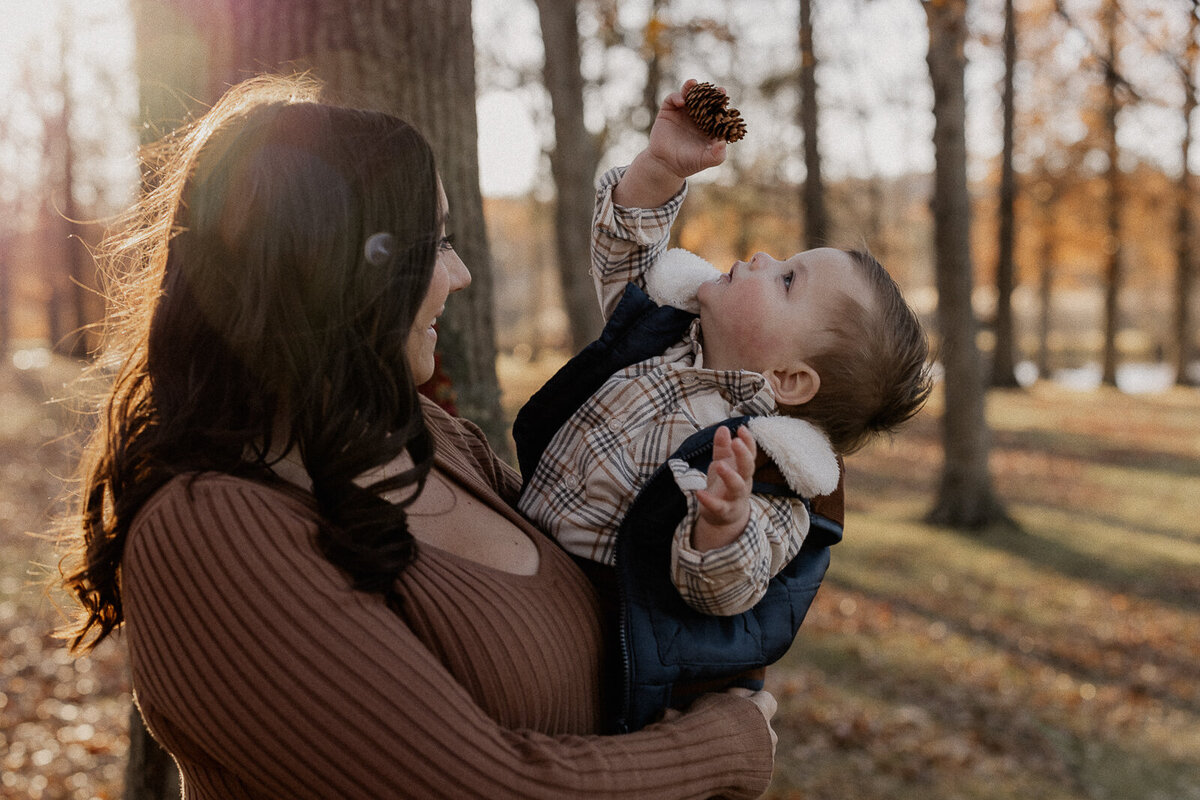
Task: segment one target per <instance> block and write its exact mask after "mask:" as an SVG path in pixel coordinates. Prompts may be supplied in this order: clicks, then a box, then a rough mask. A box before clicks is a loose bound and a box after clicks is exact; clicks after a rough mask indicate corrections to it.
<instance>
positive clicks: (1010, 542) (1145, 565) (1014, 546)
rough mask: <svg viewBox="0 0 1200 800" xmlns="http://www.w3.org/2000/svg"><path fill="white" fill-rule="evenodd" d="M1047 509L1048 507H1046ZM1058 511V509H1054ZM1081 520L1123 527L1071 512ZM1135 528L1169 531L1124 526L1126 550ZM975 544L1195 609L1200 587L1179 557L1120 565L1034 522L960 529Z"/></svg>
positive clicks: (1110, 587)
mask: <svg viewBox="0 0 1200 800" xmlns="http://www.w3.org/2000/svg"><path fill="white" fill-rule="evenodd" d="M1045 508H1047V509H1049V508H1050V507H1049V506H1047V507H1045ZM1057 510H1061V509H1057ZM1071 513H1072V514H1075V515H1076V516H1077V517H1078V518H1080V519H1084V520H1086V519H1089V518H1090V519H1093V520H1095V521H1097V522H1101V523H1103V524H1105V525H1107V526H1111V527H1115V528H1118V529H1119V528H1120V527H1122V526H1127V527H1128V523H1125V522H1124V521H1123V520H1120V519H1114V518H1112V517H1111V516H1107V515H1103V514H1089V513H1086V512H1084V513H1081V512H1078V511H1074V510H1073V511H1072V512H1071ZM1139 532H1145V533H1150V534H1152V535H1155V536H1164V537H1165V538H1176V537H1173V536H1171V533H1172V531H1164V532H1162V533H1160V532H1158V531H1155V530H1150V529H1147V530H1144V531H1139V530H1138V529H1136V528H1132V527H1129V534H1128V535H1129V540H1130V544H1129V549H1132V548H1134V546H1135V543H1136V537H1137V535H1138V533H1139ZM962 535H963V536H965V537H970V538H971V542H972V543H974V544H977V545H979V546H980V547H983V548H987V549H991V550H998V551H1001V552H1004V553H1007V554H1009V555H1012V556H1015V557H1017V558H1020V559H1022V560H1024V561H1026V562H1028V563H1029V564H1030V565H1031V566H1034V567H1038V568H1041V569H1046V570H1051V571H1053V572H1055V573H1058V574H1060V575H1063V576H1065V577H1067V578H1071V579H1074V580H1078V581H1085V582H1087V583H1092V584H1098V585H1100V586H1102V587H1103V588H1105V589H1106V590H1108V591H1111V592H1113V593H1115V594H1129V595H1137V596H1139V597H1144V598H1146V599H1149V600H1154V601H1156V602H1159V603H1163V604H1165V605H1170V606H1173V607H1175V608H1178V609H1179V610H1181V611H1188V612H1194V611H1200V585H1198V580H1197V576H1196V574H1195V573H1194V572H1193V571H1192V570H1190V569H1187V568H1186V567H1185V565H1184V564H1183V563H1181V562H1179V561H1175V560H1171V559H1169V558H1165V557H1155V556H1151V555H1144V556H1142V557H1141V558H1140V559H1139V560H1138V561H1137V563H1136V564H1133V565H1124V564H1120V563H1116V562H1114V561H1113V560H1111V559H1102V558H1098V557H1097V556H1096V555H1095V554H1093V553H1089V552H1086V551H1084V550H1080V549H1079V548H1076V547H1073V546H1071V545H1070V544H1068V543H1066V542H1064V541H1062V540H1061V539H1056V538H1053V537H1048V536H1044V535H1042V534H1041V533H1040V532H1039V530H1038V529H1037V527H1036V526H1033V525H1025V526H1023V527H1022V529H1020V530H1014V529H1012V528H1010V527H1008V526H1004V525H995V526H993V527H991V528H988V529H987V530H985V531H982V532H980V533H978V534H970V533H964V534H962Z"/></svg>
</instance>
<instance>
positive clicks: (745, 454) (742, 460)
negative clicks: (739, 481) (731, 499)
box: [729, 425, 758, 481]
mask: <svg viewBox="0 0 1200 800" xmlns="http://www.w3.org/2000/svg"><path fill="white" fill-rule="evenodd" d="M737 435H738V438H737V439H735V440H733V441H732V442H731V443H730V447H729V450H730V453H731V454H732V456H733V460H734V462H735V464H736V465H737V471H738V473H739V474H740V475H741V476H742V478H743V479H745V480H747V481H748V480H751V479H752V478H753V477H754V461H755V459H756V458H757V457H758V444H757V443H756V442H755V441H754V436H752V435H751V433H750V430H749V429H748V428H747V427H746V426H745V425H743V426H742V427H741V428H738V434H737Z"/></svg>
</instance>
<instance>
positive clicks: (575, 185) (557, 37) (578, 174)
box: [537, 0, 601, 352]
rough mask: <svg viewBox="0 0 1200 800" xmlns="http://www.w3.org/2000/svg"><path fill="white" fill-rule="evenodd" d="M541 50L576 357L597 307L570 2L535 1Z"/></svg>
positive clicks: (592, 155)
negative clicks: (551, 113) (550, 113)
mask: <svg viewBox="0 0 1200 800" xmlns="http://www.w3.org/2000/svg"><path fill="white" fill-rule="evenodd" d="M537 7H538V17H539V19H540V21H541V26H542V42H543V43H544V47H545V51H546V59H545V62H544V67H543V75H544V80H545V83H546V89H547V91H549V93H550V103H551V106H552V107H553V111H554V152H553V153H551V155H550V170H551V173H552V174H553V175H554V188H555V191H556V196H557V202H556V204H555V213H554V241H555V246H556V248H557V255H558V272H559V275H560V279H561V282H562V293H563V304H564V305H565V306H566V308H565V310H566V312H567V319H568V321H569V326H570V334H571V347H572V350H573V352H579V351H580V350H582V349H583V348H584V347H585V346H586V345H588V344H589V343H590V342H591V341H592V340H593V339H595V338H596V336H597V335H599V333H600V328H601V316H600V307H599V304H598V303H597V301H596V290H595V288H594V286H593V283H592V278H591V275H590V274H589V267H590V265H591V261H590V252H591V229H592V208H593V206H594V205H595V197H596V193H595V189H594V188H593V181H594V179H595V176H596V162H597V160H598V157H597V155H596V147H595V143H594V142H593V140H592V136H591V134H590V133H588V130H587V128H586V127H585V126H584V124H583V73H582V72H580V68H579V25H578V6H577V4H576V2H575V0H537Z"/></svg>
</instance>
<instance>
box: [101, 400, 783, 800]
mask: <svg viewBox="0 0 1200 800" xmlns="http://www.w3.org/2000/svg"><path fill="white" fill-rule="evenodd" d="M426 413H427V417H428V418H429V421H430V425H431V428H432V429H433V432H434V435H435V439H436V441H437V454H438V455H437V459H438V466H439V467H440V468H441V469H442V470H443V471H444V472H445V473H447V474H449V475H451V476H453V477H454V478H455V480H456V481H457V485H456V487H455V488H456V489H457V490H459V491H462V492H470V493H471V494H473V495H474V496H475V497H477V498H479V499H480V500H482V501H483V502H486V503H488V504H489V505H490V506H491V507H492V508H493V509H494V510H495V511H496V513H498V514H503V515H505V516H506V517H508V518H509V519H512V520H514V521H516V522H518V524H520V525H521V526H522V527H523V528H524V529H525V530H527V531H528V532H529V534H530V535H531V536H532V538H533V539H534V541H535V542H537V545H538V549H539V554H540V565H539V568H538V572H537V574H535V575H531V576H520V575H513V574H510V573H507V572H501V571H498V570H494V569H490V568H488V567H486V566H483V565H480V564H477V563H475V562H473V561H470V560H468V559H464V558H461V557H456V556H454V555H452V554H450V553H447V552H445V551H441V550H438V549H437V548H434V547H431V546H428V545H422V546H421V547H420V554H419V557H418V559H417V561H416V563H414V564H413V565H412V566H410V567H409V569H408V570H406V572H405V573H404V575H403V577H402V579H401V584H402V591H403V595H404V608H405V612H404V615H403V617H401V616H397V615H395V614H393V613H392V612H390V611H389V610H388V609H387V608H386V606H385V605H384V604H383V602H382V601H381V600H380V599H379V598H378V597H377V596H373V595H366V594H363V593H361V592H356V591H353V590H352V589H350V588H349V586H348V583H347V580H346V578H345V576H344V575H343V574H342V573H340V572H339V571H338V570H337V569H336V568H335V567H333V566H332V565H331V564H329V562H328V561H326V560H325V559H324V558H323V557H322V556H321V555H320V553H319V552H318V551H317V550H316V549H315V547H314V546H313V544H312V537H313V534H314V532H315V519H316V517H315V511H314V509H313V506H312V505H311V503H310V502H306V500H305V499H304V497H303V496H301V495H299V494H298V493H290V492H284V491H281V490H279V489H276V488H271V487H268V486H265V485H261V484H258V483H254V482H250V481H246V480H242V479H237V478H233V477H230V476H225V475H217V474H211V475H207V474H206V475H202V476H199V477H196V478H195V479H194V480H190V479H189V477H181V478H177V479H175V480H174V481H172V482H171V483H169V484H168V485H167V486H165V487H164V488H163V489H162V490H160V491H159V492H158V493H157V494H156V495H155V496H154V497H153V498H152V499H151V500H150V501H149V502H148V503H147V504H146V506H145V507H144V508H143V509H142V511H141V513H140V514H139V515H138V517H137V519H136V520H135V524H134V526H133V529H132V530H131V532H130V536H129V541H128V545H127V548H126V552H125V558H124V562H123V565H122V591H123V599H124V603H125V613H126V625H125V628H126V631H127V634H126V635H127V640H128V644H129V652H130V663H131V669H132V675H133V686H134V690H135V693H136V696H137V701H138V704H139V707H140V708H141V711H142V714H143V716H144V717H145V719H146V722H147V724H148V726H149V727H150V729H151V731H152V732H153V733H154V735H155V737H156V738H158V739H159V741H161V742H162V743H163V744H164V745H165V746H166V747H167V749H168V750H170V751H171V753H172V755H174V757H175V758H176V760H177V762H178V763H179V766H180V769H181V771H182V774H183V779H184V786H185V796H186V797H187V798H189V800H201V799H207V798H268V797H280V798H283V797H286V798H308V797H311V798H400V797H416V798H427V797H453V798H470V797H486V798H489V800H499V799H500V798H556V799H557V798H563V797H605V798H620V797H628V798H635V797H636V798H648V797H680V798H683V797H704V796H709V795H713V794H724V795H727V796H731V797H754V796H757V795H758V794H759V793H761V792H762V791H764V790H765V789H766V786H767V782H768V780H769V778H770V771H771V759H770V744H769V741H768V735H767V729H766V726H765V725H764V724H763V721H762V717H761V715H760V714H759V712H758V711H757V709H755V708H754V706H753V705H751V704H750V703H749V702H747V701H745V700H742V699H739V698H734V697H729V696H725V695H716V696H709V697H705V698H703V699H702V700H701V701H700V702H698V703H697V704H696V705H695V706H694V707H693V709H692V710H691V711H689V712H688V713H687V714H685V715H683V716H682V717H680V718H678V719H676V720H673V721H672V722H670V723H663V724H659V725H654V726H651V727H649V728H647V729H645V730H644V731H641V732H638V733H635V734H630V735H626V736H596V735H592V734H593V732H594V730H595V726H596V720H597V719H598V716H599V715H598V697H599V682H600V676H599V667H598V665H599V663H600V656H601V653H600V650H601V646H602V643H601V640H600V639H601V637H600V629H599V623H598V621H597V619H598V612H597V604H596V598H595V595H594V593H593V592H592V590H591V587H590V585H589V584H588V583H587V581H586V580H585V579H584V577H583V576H582V574H581V573H580V572H579V570H578V568H576V567H575V565H574V564H573V563H572V562H571V561H570V559H569V558H568V557H567V556H565V555H564V554H563V553H562V552H561V551H559V550H558V549H557V548H556V547H555V546H553V545H552V544H551V543H549V541H548V540H547V539H546V538H545V537H544V536H541V535H540V534H538V533H537V532H536V531H535V530H533V529H532V528H531V527H529V526H528V524H527V523H525V522H524V521H523V520H521V518H520V517H519V516H518V515H516V513H515V512H513V511H512V509H511V508H510V507H509V505H508V504H507V503H506V502H505V499H504V498H506V497H507V498H510V499H511V498H512V497H513V496H514V492H515V490H516V488H517V486H516V483H515V482H514V481H515V476H514V473H512V471H511V470H510V469H508V468H507V466H506V465H504V464H502V463H500V462H499V461H498V460H497V459H495V457H494V456H493V455H492V453H491V451H490V449H488V448H487V446H486V443H485V442H484V440H483V438H482V436H481V435H480V434H479V433H478V431H477V429H475V428H474V427H473V426H470V425H469V424H463V423H460V422H459V421H458V420H455V419H453V418H451V417H449V416H446V415H445V414H443V413H442V412H440V410H437V409H436V408H434V407H432V406H427V408H426ZM193 477H194V476H193ZM414 524H415V523H414ZM423 524H429V523H427V522H425V521H423Z"/></svg>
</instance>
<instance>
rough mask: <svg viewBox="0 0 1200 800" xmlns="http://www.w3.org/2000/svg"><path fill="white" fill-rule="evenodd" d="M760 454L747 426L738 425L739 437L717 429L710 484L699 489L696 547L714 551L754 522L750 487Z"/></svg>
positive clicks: (726, 430)
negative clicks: (751, 521)
mask: <svg viewBox="0 0 1200 800" xmlns="http://www.w3.org/2000/svg"><path fill="white" fill-rule="evenodd" d="M757 455H758V445H757V444H756V443H755V441H754V437H753V436H751V435H750V431H749V429H747V427H746V426H745V425H743V426H742V427H740V428H738V433H737V438H736V439H734V438H733V437H732V436H730V434H729V429H728V428H725V427H721V428H718V429H717V432H716V434H715V435H714V436H713V460H712V464H711V465H710V466H709V468H708V485H707V487H706V488H704V489H701V490H700V491H698V492H696V500H697V501H698V502H699V503H700V516H699V518H698V519H697V520H696V526H695V529H694V530H693V531H692V547H694V548H695V549H697V550H699V551H701V552H704V551H707V550H713V549H715V548H717V547H723V546H725V545H727V544H729V543H730V542H732V541H733V540H734V539H736V538H737V537H738V536H739V535H741V533H742V530H743V529H744V528H745V527H746V523H747V522H749V521H750V489H751V487H752V486H753V483H754V459H755V457H756V456H757Z"/></svg>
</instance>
